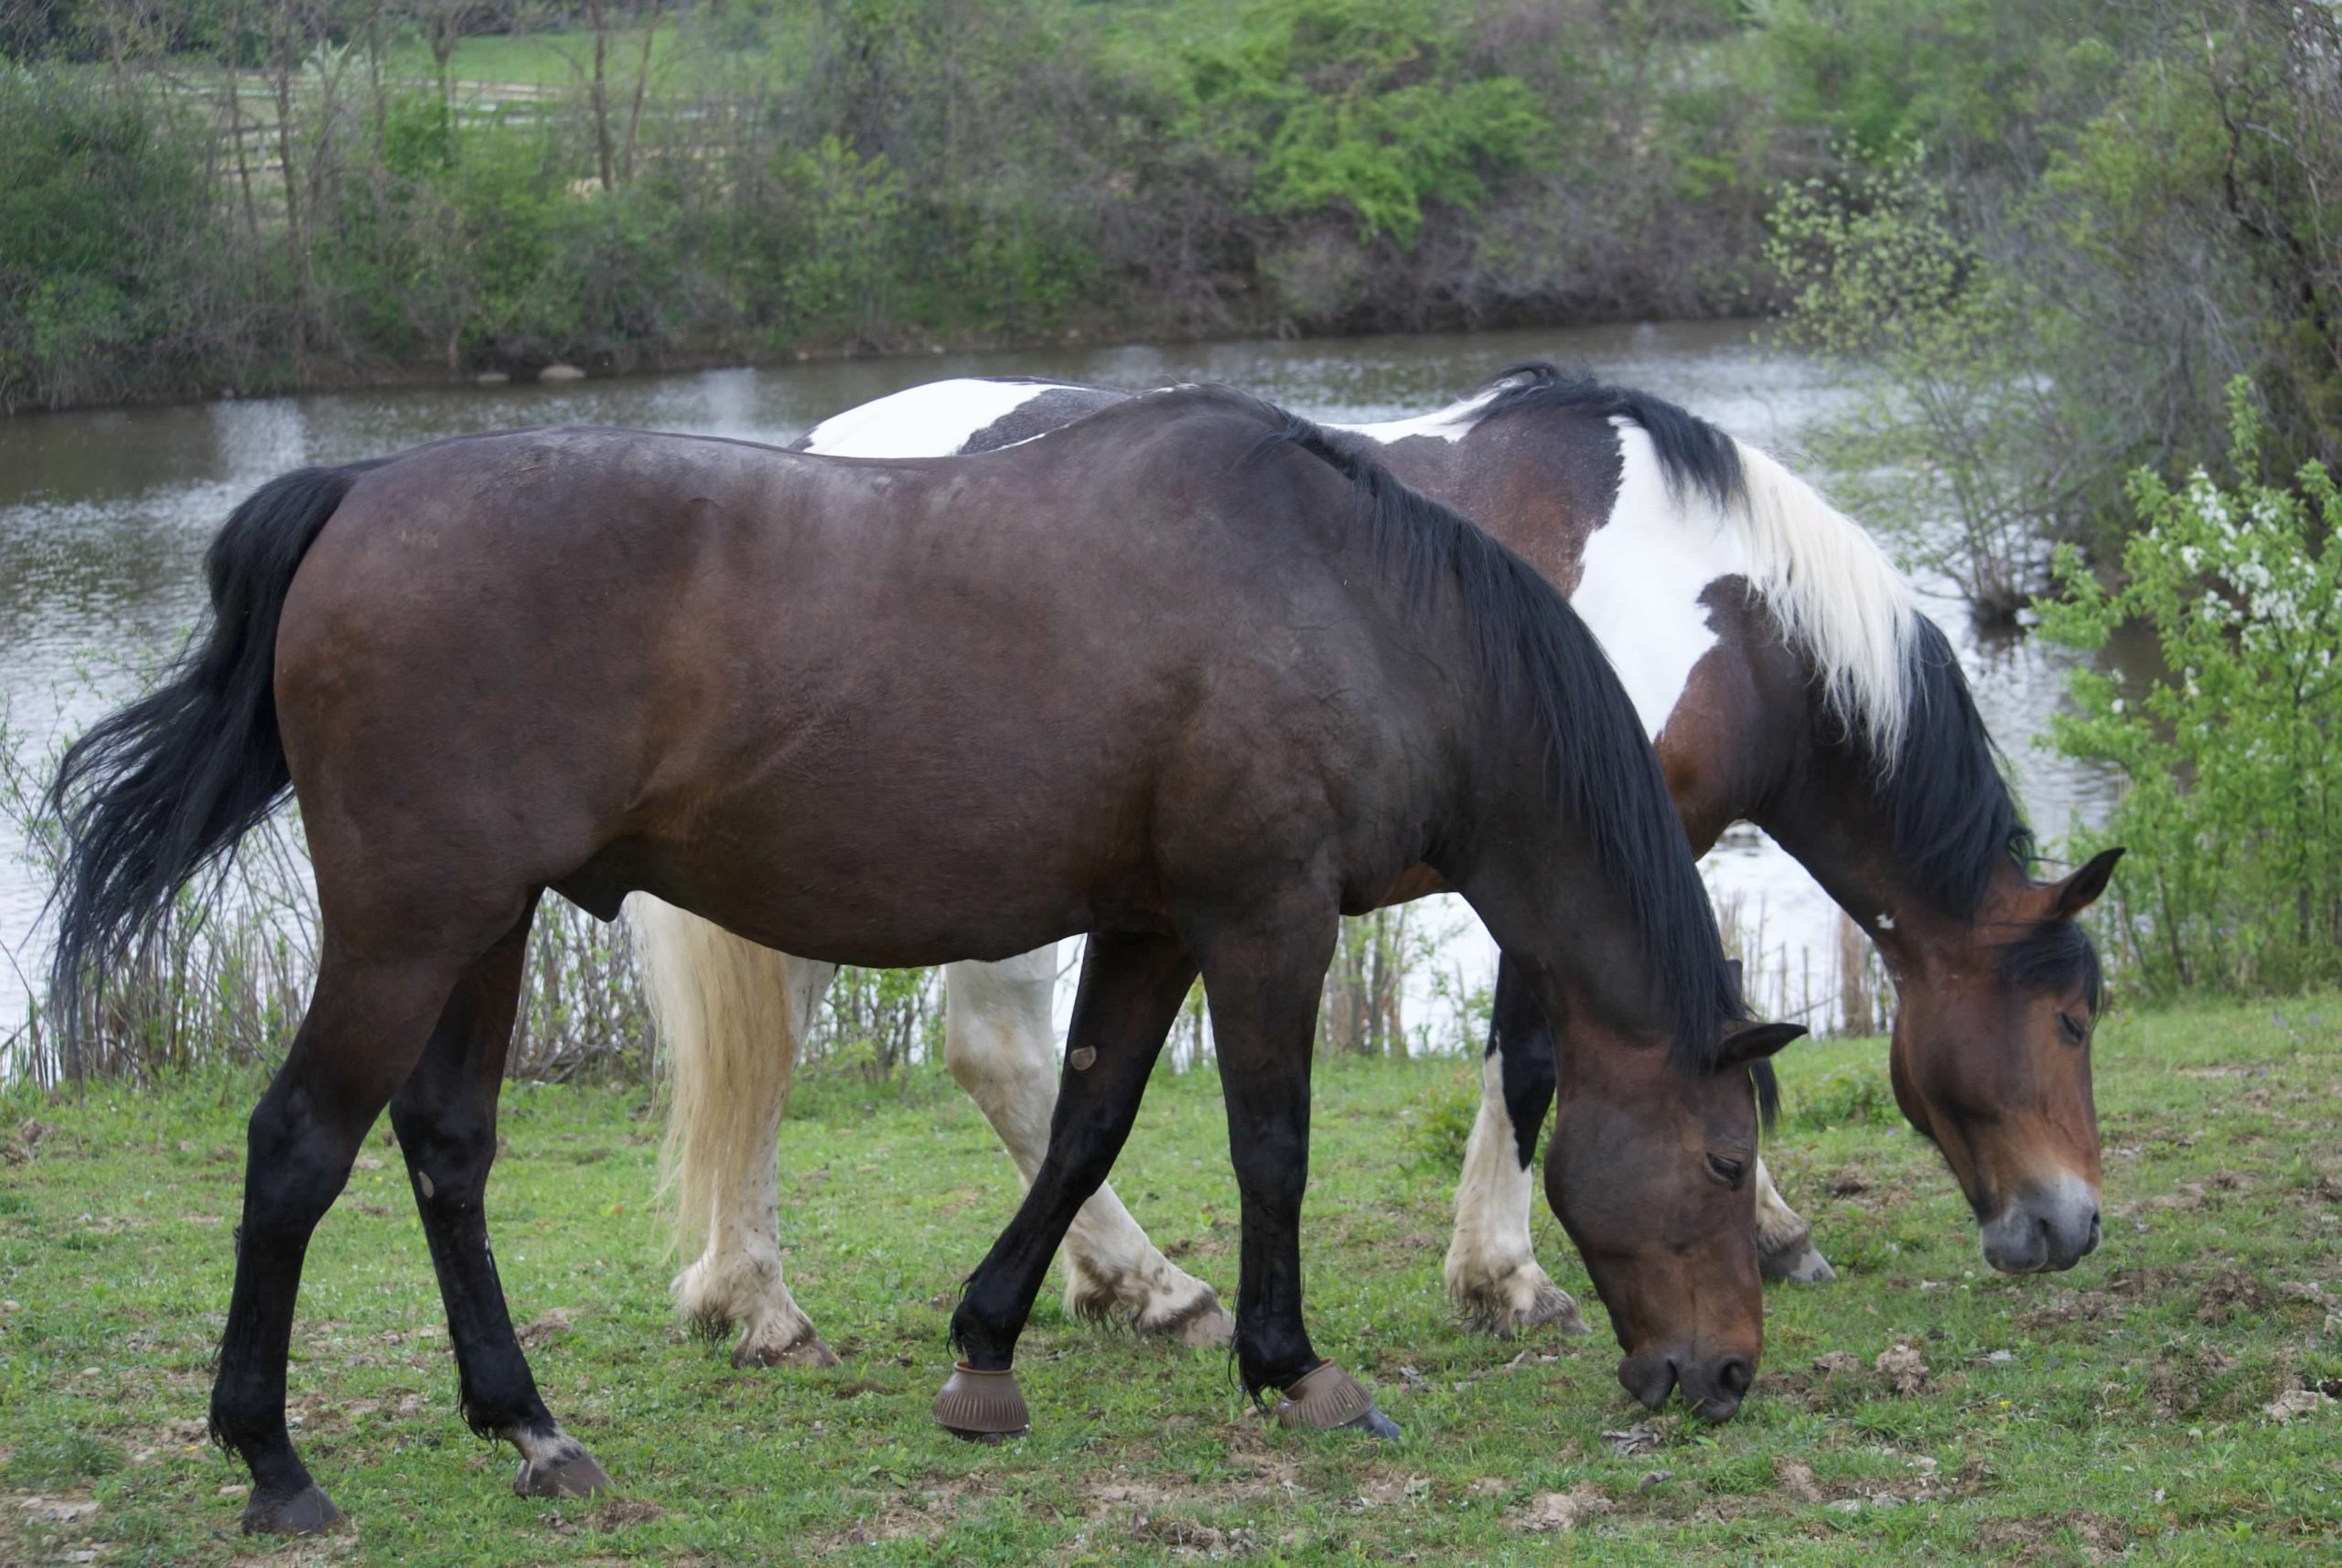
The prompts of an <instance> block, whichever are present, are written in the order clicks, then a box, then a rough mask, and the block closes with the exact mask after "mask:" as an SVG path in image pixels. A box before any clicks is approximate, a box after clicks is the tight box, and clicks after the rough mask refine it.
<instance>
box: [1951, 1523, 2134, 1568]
mask: <svg viewBox="0 0 2342 1568" xmlns="http://www.w3.org/2000/svg"><path fill="white" fill-rule="evenodd" d="M2060 1530H2071V1531H2072V1532H2073V1534H2074V1536H2075V1538H2076V1539H2077V1540H2078V1541H2079V1543H2080V1545H2081V1553H2082V1554H2081V1561H2083V1562H2085V1563H2111V1562H2113V1561H2114V1560H2115V1559H2117V1558H2119V1557H2121V1556H2122V1554H2123V1553H2124V1552H2126V1551H2128V1550H2129V1549H2130V1545H2131V1532H2130V1531H2129V1530H2126V1529H2125V1528H2123V1526H2122V1523H2121V1522H2120V1521H2118V1520H2111V1519H2108V1518H2106V1517H2105V1516H2104V1515H2102V1514H2096V1513H2092V1512H2090V1510H2088V1509H2078V1510H2076V1511H2075V1512H2073V1513H2069V1514H2052V1515H2047V1516H2045V1517H2042V1518H2037V1519H1995V1520H1985V1521H1984V1522H1983V1523H1982V1525H1980V1526H1978V1527H1977V1530H1976V1542H1977V1544H1978V1545H1979V1546H1982V1547H1983V1548H1984V1555H1987V1556H1989V1557H1992V1558H1993V1559H1996V1560H1998V1561H2000V1562H2004V1563H2018V1564H2025V1565H2030V1564H2033V1563H2070V1562H2072V1561H2074V1558H2073V1556H2072V1554H2071V1553H2070V1552H2068V1550H2067V1549H2066V1548H2065V1546H2064V1545H2063V1544H2062V1543H2061V1542H2059V1541H2058V1540H2057V1534H2058V1532H2059V1531H2060Z"/></svg>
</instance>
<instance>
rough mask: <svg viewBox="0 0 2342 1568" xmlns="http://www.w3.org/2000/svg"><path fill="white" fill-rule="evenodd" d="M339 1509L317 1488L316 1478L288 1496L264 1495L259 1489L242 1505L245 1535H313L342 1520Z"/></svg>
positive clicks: (330, 1527)
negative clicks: (259, 1492) (268, 1496)
mask: <svg viewBox="0 0 2342 1568" xmlns="http://www.w3.org/2000/svg"><path fill="white" fill-rule="evenodd" d="M341 1520H342V1514H341V1510H340V1509H338V1508H336V1507H334V1506H333V1499H332V1498H329V1497H328V1496H326V1495H325V1493H324V1492H322V1491H320V1490H318V1488H317V1483H316V1482H315V1481H312V1482H310V1483H309V1485H308V1486H307V1487H304V1488H303V1489H302V1490H300V1491H299V1492H296V1493H295V1494H294V1495H293V1496H292V1497H289V1498H264V1497H262V1496H260V1495H259V1494H258V1493H254V1494H253V1495H252V1501H251V1502H249V1503H246V1504H245V1505H244V1533H245V1534H246V1535H316V1534H317V1533H318V1532H319V1531H320V1530H331V1529H332V1528H333V1527H334V1526H335V1525H338V1524H339V1523H340V1522H341Z"/></svg>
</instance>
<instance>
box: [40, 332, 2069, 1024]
mask: <svg viewBox="0 0 2342 1568" xmlns="http://www.w3.org/2000/svg"><path fill="white" fill-rule="evenodd" d="M1532 358H1542V359H1550V360H1558V361H1560V362H1562V363H1564V364H1583V365H1585V366H1588V367H1590V368H1592V369H1594V370H1595V371H1597V372H1599V373H1600V374H1601V375H1602V376H1604V377H1605V378H1606V379H1608V380H1612V381H1622V382H1626V383H1628V384H1631V385H1637V386H1641V387H1645V388H1648V389H1649V390H1650V391H1653V392H1658V393H1660V394H1661V395H1663V396H1666V397H1669V398H1672V399H1675V400H1676V401H1678V402H1681V403H1684V404H1686V405H1688V406H1689V407H1691V408H1692V409H1693V410H1695V411H1697V412H1698V413H1703V414H1705V415H1707V416H1708V417H1709V418H1711V419H1714V420H1715V421H1716V422H1717V423H1718V424H1722V425H1724V427H1726V428H1727V429H1729V430H1731V431H1732V432H1733V433H1734V434H1735V435H1739V436H1741V437H1743V438H1745V439H1747V440H1750V441H1753V442H1756V443H1757V444H1758V445H1761V446H1767V447H1768V448H1770V449H1771V450H1773V451H1775V452H1776V453H1778V454H1779V455H1781V456H1784V457H1787V458H1789V460H1790V462H1791V464H1792V466H1793V467H1794V466H1796V462H1797V454H1798V451H1799V437H1800V435H1801V434H1802V433H1803V432H1804V431H1805V430H1806V429H1807V428H1808V427H1809V425H1810V423H1811V422H1812V421H1813V420H1814V419H1815V418H1816V417H1817V416H1819V415H1821V414H1822V413H1826V412H1827V411H1829V410H1831V409H1832V408H1833V407H1835V406H1838V405H1840V403H1842V400H1844V399H1848V398H1851V397H1854V396H1857V395H1862V392H1861V389H1859V388H1856V387H1854V386H1852V385H1849V384H1847V383H1846V382H1845V381H1842V379H1835V378H1833V376H1832V373H1831V372H1830V371H1827V370H1825V368H1823V367H1822V366H1821V365H1819V364H1818V363H1816V362H1814V361H1812V360H1807V359H1804V358H1801V357H1799V356H1798V355H1795V354H1792V353H1789V352H1787V351H1785V350H1782V349H1779V348H1778V347H1774V346H1770V345H1768V344H1767V343H1766V342H1765V341H1764V340H1763V339H1762V338H1761V336H1760V335H1759V334H1758V333H1757V332H1756V331H1755V330H1753V329H1752V328H1750V327H1749V326H1748V325H1747V324H1746V323H1698V324H1681V325H1663V326H1652V325H1643V326H1632V327H1608V328H1574V329H1567V330H1542V331H1527V332H1504V333H1479V334H1446V335H1432V336H1419V337H1394V338H1346V339H1341V340H1335V341H1326V340H1303V341H1254V342H1235V343H1216V344H1196V345H1185V346H1179V347H1171V348H1152V347H1134V346H1123V347H1113V348H1098V349H1041V350H1031V351H1021V352H1002V353H986V354H952V355H935V356H931V357H924V358H901V359H887V360H852V361H844V362H831V363H820V364H804V365H798V366H791V367H787V368H778V369H766V370H731V371H703V372H695V373H689V374H677V375H670V376H659V377H646V378H640V379H633V380H611V381H572V382H567V383H554V384H532V385H510V386H500V387H470V386H463V387H446V388H434V389H427V390H414V389H405V390H396V391H381V392H335V393H319V394H315V395H310V396H305V397H290V398H275V399H266V400H245V401H229V402H220V403H199V404H188V405H181V406H175V407H167V408H149V409H133V410H120V411H108V412H100V413H67V414H51V415H43V416H35V417H27V418H20V419H15V420H9V421H0V713H5V717H6V720H7V736H8V744H9V746H11V748H12V749H13V752H14V756H15V760H16V762H17V763H18V764H21V765H24V766H26V767H28V768H33V769H34V770H35V771H36V772H38V773H40V774H42V776H44V777H45V769H46V760H47V758H48V756H49V755H50V753H51V752H52V750H53V749H54V747H55V746H58V745H59V743H60V741H61V739H62V738H64V737H65V736H70V735H71V734H73V733H75V732H77V731H78V729H79V728H80V726H81V725H85V724H87V723H88V722H89V721H90V720H91V719H92V718H94V717H95V716H96V715H97V714H99V713H100V712H101V711H102V709H103V707H104V706H105V705H107V703H108V701H109V700H112V699H118V698H119V697H120V695H121V694H122V693H124V691H126V690H127V689H128V687H129V684H130V682H131V680H132V674H131V672H132V671H134V670H137V669H141V668H145V667H151V665H152V664H153V663H154V662H155V661H156V658H157V657H158V655H160V654H161V653H163V652H165V651H167V650H171V649H175V648H176V647H177V642H178V640H179V639H180V638H181V637H183V636H184V635H185V633H186V631H187V629H188V628H189V627H190V626H192V625H193V624H194V621H195V618H196V617H197V615H198V614H199V611H200V609H201V608H202V605H203V593H202V586H201V582H200V576H199V562H200V558H201V555H202V552H203V549H204V546H205V545H206V544H207V543H208V542H209V539H210V537H211V534H212V532H214V531H215V530H216V529H217V528H218V527H219V525H220V522H221V521H223V520H224V519H225V518H226V517H227V515H228V512H229V511H230V510H231V509H232V508H233V507H234V506H235V504H236V503H237V501H239V500H241V499H242V498H243V496H244V495H245V494H246V493H247V492H248V491H249V490H251V489H252V488H253V487H254V486H255V485H257V484H259V483H260V482H261V481H262V480H263V479H266V478H270V477H271V476H273V475H274V474H277V473H279V472H281V471H283V470H285V469H286V468H291V467H298V466H301V465H303V464H310V463H338V462H344V461H348V460H349V459H352V458H358V457H363V456H374V455H377V454H380V453H385V452H391V451H395V450H397V449H399V448H401V447H404V446H413V445H414V444H415V443H418V442H422V441H427V440H432V439H435V438H436V437H439V436H444V435H457V434H462V433H465V432H471V431H480V430H491V429H497V428H500V427H506V426H511V425H524V424H571V423H574V424H620V425H636V426H643V427H649V428H653V429H661V430H676V431H692V432H698V433H703V434H710V435H729V436H738V437H745V438H747V439H751V440H759V441H771V442H784V441H787V440H789V439H790V438H792V437H793V436H795V435H797V434H799V433H800V431H802V430H803V429H804V428H805V427H806V426H808V425H810V424H813V423H815V422H816V421H818V420H820V419H822V418H823V417H825V416H826V415H828V414H831V413H835V412H837V411H838V410H840V409H843V408H846V407H849V406H851V405H853V404H854V403H861V402H864V401H865V400H867V399H870V398H874V397H877V396H880V395H882V394H884V393H886V392H893V391H895V390H897V389H898V388H900V387H904V386H908V385H910V384H913V383H915V382H919V381H929V380H933V379H935V378H937V377H940V376H951V375H1011V374H1015V375H1040V376H1056V377H1065V378H1069V379H1072V380H1078V381H1099V382H1104V383H1109V384H1113V385H1120V386H1128V387H1134V388H1144V387H1154V386H1160V385H1164V384H1166V383H1167V382H1172V381H1227V382H1230V383H1232V384H1235V385H1238V386H1242V387H1245V388H1247V389H1249V390H1251V391H1253V392H1259V393H1261V394H1262V395H1263V396H1266V397H1269V398H1271V399H1273V400H1275V401H1278V402H1281V403H1289V404H1291V405H1292V406H1293V407H1294V408H1295V409H1297V410H1299V411H1300V412H1302V413H1307V414H1312V415H1315V416H1316V417H1319V418H1323V419H1329V420H1339V421H1346V422H1352V421H1368V420H1376V419H1384V418H1390V417H1392V416H1395V415H1398V414H1400V413H1406V412H1411V411H1421V410H1423V409H1426V408H1430V407H1433V406H1435V405H1437V404H1439V403H1444V402H1446V401H1447V400H1449V399H1450V398H1452V397H1454V396H1455V395H1456V394H1457V393H1459V392H1463V391H1465V390H1466V389H1467V388H1469V387H1471V386H1472V385H1474V384H1475V383H1477V382H1478V381H1482V380H1483V379H1485V378H1486V377H1488V376H1489V375H1490V374H1492V373H1494V372H1495V371H1499V370H1501V369H1502V368H1503V367H1505V366H1506V365H1509V364H1511V363H1514V362H1516V361H1518V360H1526V359H1532ZM1922 587H1923V591H1924V595H1925V597H1926V600H1927V603H1928V610H1929V612H1930V613H1931V614H1933V615H1934V616H1935V617H1936V618H1937V619H1938V620H1939V621H1940V622H1941V623H1942V625H1943V627H1944V628H1945V630H1946V631H1947V632H1948V633H1949V634H1950V636H1951V639H1952V640H1953V643H1954V645H1955V646H1956V647H1957V648H1958V649H1959V650H1960V652H1961V659H1962V660H1963V661H1964V662H1965V663H1966V665H1967V668H1968V671H1969V675H1970V678H1971V680H1972V681H1973V682H1974V683H1975V686H1976V691H1977V700H1978V703H1979V704H1980V706H1981V707H1982V711H1983V714H1984V717H1985V720H1986V722H1987V723H1988V724H1989V725H1991V727H1992V730H1993V735H1994V736H1996V737H1997V738H1998V739H1999V741H2000V743H2001V744H2002V746H2004V748H2006V750H2007V753H2008V756H2009V759H2010V762H2011V764H2012V766H2013V768H2014V772H2015V774H2016V776H2017V779H2018V781H2019V785H2020V789H2021V790H2022V793H2023V797H2024V800H2025V803H2026V805H2027V807H2028V809H2029V811H2030V814H2031V816H2032V818H2033V820H2034V822H2036V824H2037V825H2038V826H2039V827H2040V828H2041V829H2042V830H2043V831H2044V832H2045V834H2047V835H2048V836H2050V837H2052V838H2054V837H2055V836H2057V834H2059V833H2061V832H2063V831H2064V830H2065V828H2066V827H2067V826H2068V824H2069V823H2070V822H2072V821H2073V820H2074V818H2075V817H2076V815H2077V814H2080V815H2082V816H2085V817H2087V816H2090V815H2093V814H2095V812H2096V811H2099V810H2100V809H2102V807H2103V806H2104V804H2105V803H2106V801H2107V800H2108V799H2109V798H2110V796H2111V786H2110V785H2109V784H2108V783H2107V782H2106V781H2105V780H2104V779H2100V778H2098V777H2095V776H2092V775H2090V774H2089V773H2086V772H2084V771H2082V770H2080V769H2078V768H2073V767H2072V766H2071V765H2068V764H2064V763H2061V762H2059V761H2058V760H2057V759H2056V758H2054V757H2049V756H2047V754H2045V753H2043V752H2041V751H2040V750H2038V749H2036V747H2034V746H2032V745H2031V744H2030V742H2031V740H2032V737H2033V736H2035V735H2036V733H2037V732H2038V731H2039V729H2040V728H2041V727H2042V725H2043V722H2044V719H2045V715H2047V714H2048V713H2049V712H2050V711H2051V709H2052V708H2053V707H2054V706H2055V704H2056V703H2057V700H2058V694H2059V691H2060V687H2061V677H2060V673H2059V658H2060V656H2059V655H2057V653H2055V652H2054V651H2052V650H2045V649H2043V648H2041V647H2040V646H2039V645H2038V644H2036V643H2033V642H2029V641H2025V640H2022V639H2016V640H1993V641H1992V642H1989V643H1987V642H1983V641H1980V639H1978V637H1977V636H1976V634H1975V633H1974V631H1973V630H1972V629H1971V627H1970V625H1969V622H1968V619H1967V617H1966V614H1965V612H1964V611H1963V610H1962V608H1961V606H1960V604H1959V601H1958V600H1957V598H1956V597H1954V596H1951V595H1950V592H1949V590H1948V588H1947V587H1946V585H1942V584H1940V583H1933V582H1928V581H1926V580H1925V579H1922ZM100 693H103V695H100ZM25 852H26V846H25V844H24V842H23V839H22V836H21V824H20V823H19V822H16V821H15V820H13V819H11V820H8V821H5V822H0V951H5V954H6V955H7V956H8V957H9V958H11V959H12V960H13V966H12V965H11V964H10V963H0V1038H5V1036H6V1035H7V1034H8V1033H9V1031H10V1030H11V1029H12V1028H13V1027H15V1026H16V1024H17V1023H18V1022H20V1021H21V1019H22V1018H23V1016H24V1013H25V1008H26V1006H27V1001H28V997H27V990H26V984H27V981H26V979H25V977H26V976H29V975H33V974H37V973H38V972H39V971H40V969H41V967H42V966H43V964H44V962H45V956H44V947H45V941H44V938H43V934H42V932H41V930H40V929H39V928H38V915H39V911H40V908H41V904H42V901H43V899H44V897H46V891H47V890H46V887H45V886H44V885H43V883H42V881H41V878H40V876H39V875H38V872H36V871H35V870H34V869H33V868H32V867H31V866H30V865H28V863H27V856H26V853H25ZM1704 869H1705V870H1706V872H1707V875H1708V879H1709V885H1710V886H1711V887H1712V888H1713V889H1714V890H1715V892H1716V894H1717V895H1718V897H1719V902H1720V905H1724V906H1726V907H1729V908H1733V909H1734V910H1735V911H1736V913H1737V917H1738V918H1739V920H1740V921H1741V923H1742V925H1743V926H1744V928H1748V929H1752V930H1753V929H1754V928H1757V927H1759V926H1761V929H1762V945H1763V954H1762V962H1763V964H1764V966H1765V967H1766V968H1767V970H1768V971H1770V972H1772V973H1773V975H1774V976H1775V980H1774V983H1773V985H1772V987H1771V988H1768V990H1767V992H1766V993H1760V1000H1765V1001H1774V1000H1775V999H1776V998H1778V997H1779V996H1782V995H1789V996H1792V997H1794V996H1799V995H1810V996H1813V997H1819V996H1820V995H1821V994H1822V993H1824V992H1826V991H1827V989H1828V986H1829V983H1830V982H1829V978H1828V977H1829V976H1830V975H1831V974H1832V972H1833V966H1834V964H1835V962H1836V950H1837V936H1836V932H1837V918H1838V917H1837V913H1836V910H1835V908H1834V907H1833V906H1832V905H1831V904H1830V902H1829V901H1828V899H1827V898H1826V897H1823V895H1822V894H1821V890H1820V889H1819V888H1818V887H1816V886H1814V885H1813V883H1812V881H1811V879H1810V878H1809V877H1808V876H1807V875H1805V873H1804V872H1803V871H1802V870H1801V869H1800V868H1799V866H1797V865H1795V864H1794V863H1793V862H1791V861H1790V860H1789V858H1788V857H1787V856H1786V855H1784V854H1781V853H1780V851H1779V850H1778V848H1776V847H1775V846H1773V845H1772V844H1771V843H1769V842H1767V841H1766V840H1765V839H1764V838H1763V837H1762V836H1761V835H1759V834H1757V833H1756V832H1753V831H1750V830H1745V829H1744V830H1740V831H1736V832H1735V833H1734V834H1733V835H1732V836H1731V837H1729V838H1728V839H1727V841H1726V842H1725V843H1724V844H1722V845H1720V846H1719V847H1718V848H1717V849H1716V851H1715V852H1714V853H1713V854H1711V855H1710V856H1709V857H1708V859H1707V861H1706V864H1705V867H1704ZM1432 921H1433V927H1434V929H1441V930H1444V931H1446V932H1449V933H1451V934H1450V935H1449V936H1448V937H1447V939H1446V941H1447V947H1446V950H1445V951H1444V952H1443V954H1442V957H1443V960H1444V962H1443V964H1442V967H1443V968H1444V969H1445V970H1446V971H1447V972H1450V973H1451V974H1454V973H1458V972H1460V973H1461V974H1462V976H1463V977H1464V979H1465V980H1466V983H1473V982H1477V981H1478V980H1480V979H1482V978H1484V977H1485V975H1486V974H1487V973H1488V972H1490V970H1491V969H1492V967H1493V953H1492V950H1490V948H1489V946H1488V941H1487V940H1486V938H1485V936H1483V935H1482V934H1481V933H1480V932H1479V930H1478V928H1477V924H1476V923H1475V922H1473V921H1471V920H1470V919H1469V918H1464V917H1460V916H1457V915H1456V914H1455V913H1453V912H1450V913H1448V914H1445V915H1434V916H1433V917H1432ZM1800 986H1802V987H1803V988H1804V989H1802V990H1800V989H1799V987H1800ZM1776 1005H1778V1003H1776Z"/></svg>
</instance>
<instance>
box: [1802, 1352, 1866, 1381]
mask: <svg viewBox="0 0 2342 1568" xmlns="http://www.w3.org/2000/svg"><path fill="white" fill-rule="evenodd" d="M1813 1369H1814V1370H1815V1371H1817V1372H1820V1373H1821V1375H1822V1376H1824V1377H1829V1376H1831V1375H1832V1374H1833V1373H1837V1372H1859V1371H1861V1370H1862V1369H1863V1359H1862V1358H1861V1357H1860V1356H1857V1355H1854V1354H1853V1352H1851V1351H1847V1350H1824V1351H1823V1352H1822V1353H1821V1355H1819V1356H1816V1357H1815V1358H1814V1359H1813Z"/></svg>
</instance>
